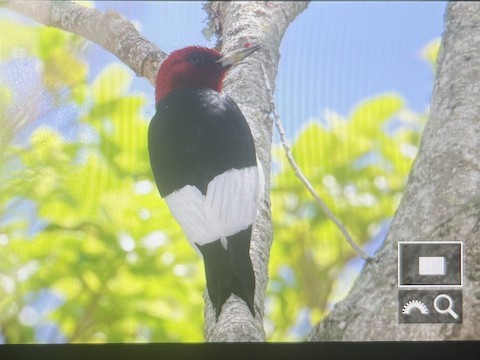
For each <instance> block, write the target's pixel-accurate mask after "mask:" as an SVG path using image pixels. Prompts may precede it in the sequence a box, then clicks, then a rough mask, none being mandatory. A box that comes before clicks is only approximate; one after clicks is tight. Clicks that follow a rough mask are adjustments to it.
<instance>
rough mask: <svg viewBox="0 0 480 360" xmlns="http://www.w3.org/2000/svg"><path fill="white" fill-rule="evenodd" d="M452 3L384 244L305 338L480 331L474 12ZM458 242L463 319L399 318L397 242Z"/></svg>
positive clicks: (439, 336)
mask: <svg viewBox="0 0 480 360" xmlns="http://www.w3.org/2000/svg"><path fill="white" fill-rule="evenodd" d="M479 13H480V11H479V6H478V4H476V3H468V2H450V3H449V4H448V7H447V12H446V15H445V31H444V35H443V39H442V45H441V52H440V56H439V58H438V61H437V65H438V70H437V77H436V79H435V86H434V90H433V95H432V102H431V109H430V115H429V119H428V122H427V124H426V126H425V129H424V131H423V135H422V140H421V144H420V148H419V152H418V156H417V158H416V160H415V163H414V165H413V167H412V171H411V174H410V176H409V179H408V183H407V186H406V189H405V192H404V195H403V198H402V201H401V204H400V206H399V208H398V210H397V212H396V214H395V217H394V219H393V222H392V225H391V227H390V231H389V233H388V236H387V238H386V240H385V243H384V245H383V247H382V248H381V249H380V250H379V252H378V253H377V254H376V255H375V257H374V259H373V260H372V261H371V262H369V263H368V264H367V265H366V266H365V268H364V269H363V271H362V273H361V274H360V277H359V278H358V279H357V281H356V282H355V284H354V285H353V288H352V290H351V291H350V293H349V294H348V296H347V298H346V299H345V300H344V301H342V302H340V303H338V304H337V305H336V306H335V307H334V309H333V310H332V311H331V312H330V313H329V315H328V316H327V317H326V318H325V319H324V320H323V321H322V322H321V323H320V324H318V325H317V326H315V328H314V329H313V331H312V332H311V334H310V336H309V339H310V340H316V341H318V340H330V341H340V340H357V341H358V340H359V341H365V340H372V339H375V340H379V341H380V340H381V341H383V340H415V341H419V340H453V339H462V340H469V339H478V338H479V337H480V322H478V319H479V318H480V295H479V292H478V289H479V288H480V271H479V269H480V240H479V239H480V226H479V220H478V219H479V218H480V192H479V191H480V190H479V189H480V188H479V179H480V159H479V157H478V154H479V153H480V137H479V136H476V135H475V134H479V133H480V122H479V120H478V114H479V113H480V101H479V99H480V86H478V84H479V83H480V72H478V68H479V67H480V59H479V57H478V56H476V54H478V52H479V51H480V18H479V16H478V15H479ZM418 240H424V241H425V240H426V241H428V240H432V241H434V240H437V241H438V240H461V241H463V244H464V264H465V267H464V284H463V295H464V296H463V314H468V316H464V318H463V324H461V325H460V324H442V325H441V326H440V325H439V324H408V325H403V324H400V325H399V324H398V309H399V308H398V304H397V300H398V299H397V294H398V287H397V243H398V241H418Z"/></svg>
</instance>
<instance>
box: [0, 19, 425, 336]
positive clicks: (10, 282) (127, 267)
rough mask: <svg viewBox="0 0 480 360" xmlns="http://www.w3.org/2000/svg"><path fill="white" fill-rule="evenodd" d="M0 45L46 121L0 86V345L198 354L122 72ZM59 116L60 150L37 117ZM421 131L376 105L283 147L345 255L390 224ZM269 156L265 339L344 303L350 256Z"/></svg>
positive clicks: (393, 107) (36, 33)
mask: <svg viewBox="0 0 480 360" xmlns="http://www.w3.org/2000/svg"><path fill="white" fill-rule="evenodd" d="M0 32H2V33H4V34H5V33H8V34H9V35H10V36H8V37H4V38H2V41H1V42H0V61H1V63H0V64H6V63H7V62H8V61H15V59H18V58H19V57H20V58H22V57H33V58H35V59H37V61H38V63H39V66H38V69H37V70H38V72H39V73H40V75H41V88H40V89H36V90H35V91H36V93H39V94H48V95H49V97H48V98H49V99H51V101H50V102H49V106H50V107H49V108H48V110H45V109H44V106H43V107H42V104H41V102H42V101H43V100H42V97H41V96H38V97H37V96H33V97H31V98H30V99H29V101H25V100H23V103H19V102H21V101H22V100H21V98H20V97H19V96H18V89H13V88H9V86H6V85H5V84H3V83H0V105H1V106H0V122H1V124H0V125H1V127H0V131H1V132H0V170H1V173H0V340H2V341H3V342H7V343H30V342H141V341H202V340H203V296H202V294H203V292H204V289H205V280H204V273H203V264H202V262H201V260H200V258H199V257H198V256H197V254H196V253H195V252H194V250H193V249H191V248H190V246H189V244H188V242H187V241H186V240H185V237H184V235H183V234H182V232H181V230H180V228H179V226H178V225H177V224H176V223H175V222H174V221H173V219H172V217H171V215H170V213H169V211H168V209H167V207H166V205H165V203H164V202H163V201H162V200H161V199H160V197H159V195H158V193H157V190H156V188H155V184H154V182H153V179H152V175H151V172H150V168H149V161H148V152H147V138H146V136H147V128H148V119H146V118H145V116H144V114H143V111H144V110H145V109H144V107H145V103H146V98H145V95H143V94H135V93H133V92H131V91H130V90H129V87H130V84H131V81H132V73H131V71H129V70H128V69H126V68H125V67H124V66H122V65H119V64H111V65H107V66H106V67H105V68H104V69H103V71H102V72H101V73H100V74H99V75H98V76H97V77H96V79H95V80H94V81H93V83H89V82H88V81H87V76H88V73H89V72H88V64H87V63H86V61H85V60H84V59H83V58H82V50H83V49H84V48H85V46H86V44H85V40H83V39H82V38H80V37H78V36H76V35H72V34H68V33H65V32H62V31H59V30H56V29H52V28H46V27H41V26H40V27H38V26H30V25H25V24H20V23H16V22H11V21H9V20H5V19H1V20H0ZM429 51H430V50H429ZM21 90H22V89H20V91H21ZM68 106H74V108H75V109H76V110H77V112H76V116H74V117H73V118H72V119H71V121H70V123H69V126H73V125H75V126H76V127H75V129H79V130H78V131H77V132H76V133H75V134H74V136H73V137H72V136H70V137H68V136H67V135H66V134H64V133H63V132H62V131H59V130H58V129H55V128H54V127H52V126H50V125H49V124H48V122H46V121H44V120H41V118H43V119H45V118H48V112H49V111H50V112H51V111H52V109H57V110H59V111H60V112H61V111H62V110H65V109H66V107H68ZM42 109H43V110H42ZM42 111H43V112H42ZM45 112H47V115H46V114H45ZM63 114H64V116H67V112H66V111H65V112H64V113H63ZM424 119H425V115H424V114H417V113H414V112H413V111H411V110H409V109H408V108H407V107H406V105H405V103H404V101H403V100H402V98H401V96H399V95H397V94H383V95H379V96H377V97H374V98H371V99H367V100H365V101H363V102H362V103H360V104H358V105H357V106H356V107H355V108H354V109H353V110H352V112H351V113H350V114H349V115H348V117H346V118H343V117H342V116H341V115H339V114H337V113H335V112H333V111H327V112H326V113H325V116H324V118H323V119H319V120H318V121H311V122H310V123H308V124H307V125H306V126H304V128H303V129H302V130H301V131H300V133H299V134H298V136H297V137H296V139H295V140H294V141H293V146H292V150H293V154H294V156H295V158H296V160H297V162H298V164H299V166H300V167H301V168H302V169H303V171H304V172H305V174H306V176H307V177H308V178H309V179H310V181H311V182H312V184H313V185H314V187H315V188H316V190H317V191H318V192H319V193H320V195H321V196H322V197H323V198H324V199H325V200H326V201H327V203H328V205H329V207H330V208H331V209H332V210H333V211H334V213H335V214H336V215H337V216H338V217H339V218H340V219H342V220H343V222H344V223H345V225H346V226H347V228H348V229H349V231H350V232H351V233H352V235H353V236H354V238H355V239H357V241H359V243H361V244H364V245H365V244H367V243H369V242H371V241H372V238H375V236H377V235H378V234H379V233H380V232H381V229H382V228H384V227H385V226H387V225H388V221H389V219H390V218H391V217H392V215H393V213H394V211H395V208H396V206H397V205H398V202H399V199H400V197H401V193H402V189H403V187H404V185H405V182H406V177H407V174H408V171H409V169H410V166H411V163H412V160H413V158H414V156H415V153H416V146H417V144H418V141H419V133H420V130H421V127H422V124H423V122H424ZM273 158H274V163H275V166H274V169H275V170H274V172H273V173H272V183H273V188H272V191H271V197H272V212H273V222H274V227H275V241H274V245H273V248H272V253H271V257H270V278H271V280H270V283H269V287H268V294H267V299H266V313H267V317H266V325H267V332H268V334H269V338H270V339H272V340H291V339H296V338H299V337H301V336H302V334H305V322H306V325H307V327H308V326H311V325H312V323H314V322H316V321H318V320H319V319H321V318H322V317H323V316H324V315H325V313H326V311H327V310H328V307H329V306H331V303H332V302H334V301H337V300H338V299H339V298H340V297H341V296H343V295H345V289H343V290H342V284H341V282H340V281H339V280H338V278H339V275H340V274H341V273H342V271H345V268H346V267H348V264H349V261H350V260H351V259H353V258H355V254H354V253H353V252H352V250H351V249H350V247H349V246H348V245H347V243H346V242H345V240H344V239H343V238H342V237H341V235H340V233H339V232H338V230H337V229H336V228H335V226H334V225H333V224H332V223H331V222H330V221H329V220H327V219H326V217H325V216H324V215H323V213H321V212H320V210H319V209H318V207H317V206H316V205H315V203H314V201H313V199H312V198H311V197H310V195H309V194H308V193H307V191H306V190H305V189H304V188H303V186H302V185H301V184H300V182H299V181H298V180H297V179H296V178H295V176H294V174H293V171H292V170H291V168H290V167H289V165H288V164H287V162H286V160H285V158H284V155H283V150H282V149H281V148H280V147H279V146H275V147H274V149H273ZM386 224H387V225H386ZM302 324H303V325H304V326H303V330H302V328H301V325H302Z"/></svg>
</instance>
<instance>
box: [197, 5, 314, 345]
mask: <svg viewBox="0 0 480 360" xmlns="http://www.w3.org/2000/svg"><path fill="white" fill-rule="evenodd" d="M307 5H308V2H294V1H292V2H260V1H259V2H256V1H255V2H254V1H251V2H250V1H245V2H242V1H239V2H227V1H225V2H223V1H219V2H211V3H209V4H208V6H207V11H208V13H209V15H210V26H211V27H212V28H213V29H211V30H213V32H215V33H216V34H217V35H218V36H219V39H220V40H221V50H222V51H228V50H231V49H234V48H238V47H239V46H242V44H245V43H252V44H259V45H261V46H262V48H261V49H260V50H259V51H258V52H257V53H256V54H254V55H252V56H251V57H249V58H248V59H247V61H245V62H244V63H243V64H241V65H239V66H237V67H234V68H233V69H232V70H231V71H230V73H229V74H228V75H227V77H226V79H225V83H224V91H225V92H226V93H228V94H229V95H230V96H231V97H232V98H233V99H234V100H235V101H236V103H237V104H238V106H239V107H240V109H241V110H242V112H243V114H244V115H245V117H246V118H247V121H248V123H249V125H250V129H251V130H252V134H253V137H254V139H255V145H256V150H257V155H258V158H259V159H260V162H261V163H262V166H263V170H264V174H265V201H264V202H263V204H262V207H261V209H260V212H259V216H258V218H257V223H256V226H255V230H254V233H253V239H252V246H251V250H250V254H251V257H252V262H253V267H254V270H255V278H256V289H255V312H256V316H255V317H252V315H251V314H250V312H249V310H248V308H247V307H246V305H245V304H244V303H243V301H241V300H240V299H239V298H238V297H236V296H231V297H230V299H229V300H228V301H227V303H226V304H225V305H224V308H223V312H222V314H221V315H220V318H219V320H218V322H215V313H214V311H213V308H212V306H211V305H210V302H209V301H207V304H208V306H207V307H206V308H205V320H206V321H205V338H206V340H207V341H215V342H216V341H264V340H265V332H264V329H263V315H264V299H265V290H266V287H267V281H268V261H269V256H270V247H271V244H272V222H271V213H270V196H269V193H270V177H269V174H270V149H271V145H272V133H273V128H272V120H271V118H270V116H269V114H270V112H271V106H270V92H269V91H268V89H267V86H266V83H265V81H264V78H263V70H262V63H263V65H264V67H265V69H266V73H267V76H268V79H269V82H270V84H275V77H276V74H277V67H278V60H279V58H280V53H279V50H280V42H281V40H282V38H283V34H284V33H285V30H286V29H287V27H288V25H289V24H290V23H291V22H292V21H293V20H294V19H295V18H296V16H297V15H298V14H299V13H301V12H302V11H303V10H304V9H305V8H306V7H307ZM206 297H207V296H206Z"/></svg>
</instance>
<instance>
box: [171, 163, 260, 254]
mask: <svg viewBox="0 0 480 360" xmlns="http://www.w3.org/2000/svg"><path fill="white" fill-rule="evenodd" d="M260 166H261V165H260ZM259 173H262V171H261V170H259V168H257V166H251V167H248V168H244V169H240V170H238V169H232V170H229V171H227V172H224V173H223V174H220V175H218V176H216V177H215V178H214V179H213V180H212V181H210V183H209V184H208V187H207V193H206V195H205V196H204V195H202V193H201V192H200V190H199V189H198V188H196V187H195V186H192V185H186V186H184V187H183V188H181V189H180V190H177V191H174V192H173V193H171V194H169V195H167V196H165V201H166V202H167V205H168V207H169V208H170V211H171V212H172V215H173V216H174V217H175V219H176V220H177V222H178V223H179V224H180V226H181V227H182V229H183V231H184V232H185V235H186V236H187V238H188V240H189V241H190V243H191V244H192V246H193V247H194V248H195V249H196V246H195V244H199V245H204V244H208V243H210V242H213V241H216V240H218V239H220V238H223V237H227V236H231V235H234V234H236V233H237V232H239V231H241V230H243V229H246V228H247V227H248V226H250V225H252V224H253V223H254V222H255V219H256V216H257V201H258V199H257V197H258V193H259V190H260V189H259V187H260V186H261V183H262V182H263V181H261V179H259V175H260V174H259ZM262 175H263V174H262Z"/></svg>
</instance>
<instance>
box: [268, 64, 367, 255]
mask: <svg viewBox="0 0 480 360" xmlns="http://www.w3.org/2000/svg"><path fill="white" fill-rule="evenodd" d="M262 70H263V77H264V79H265V84H266V87H267V90H268V91H269V92H270V103H271V106H272V115H273V119H274V122H275V126H276V128H277V130H278V133H279V134H280V140H281V142H282V145H283V148H284V149H285V156H286V157H287V159H288V162H289V163H290V166H291V167H292V169H293V171H294V173H295V175H296V177H297V178H298V179H299V180H300V181H301V182H302V183H303V185H305V187H306V188H307V190H308V191H309V192H310V194H312V196H313V197H314V199H315V200H316V201H317V204H318V205H319V206H320V208H321V209H322V211H323V212H324V213H325V215H327V217H328V218H329V219H330V220H332V221H333V223H334V224H335V225H336V226H337V227H338V229H339V230H340V231H341V233H342V234H343V236H344V237H345V239H346V240H347V242H348V243H349V244H350V246H351V247H352V248H353V250H355V252H356V253H357V254H358V255H359V256H360V257H361V258H362V259H365V260H367V259H370V257H369V256H368V255H367V254H366V253H365V252H364V251H363V250H362V248H361V247H360V246H359V245H357V243H355V241H354V240H353V239H352V237H351V236H350V234H349V232H348V231H347V229H346V228H345V226H344V225H343V224H342V222H341V221H340V220H339V219H338V218H337V217H336V216H335V215H334V214H333V213H332V211H331V210H330V209H329V208H328V206H327V205H326V204H325V202H324V201H323V200H322V199H321V198H320V196H319V195H318V194H317V192H316V191H315V189H314V188H313V186H312V184H310V182H309V181H308V179H307V178H306V177H305V175H304V174H303V173H302V170H300V168H299V166H298V165H297V163H296V162H295V159H294V158H293V155H292V151H291V149H290V145H289V144H288V140H287V136H286V135H285V130H284V129H283V126H282V123H281V121H280V116H279V115H278V113H277V110H276V108H275V102H274V100H273V92H272V88H271V87H270V82H269V81H268V77H267V72H266V70H265V67H264V66H263V64H262Z"/></svg>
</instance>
